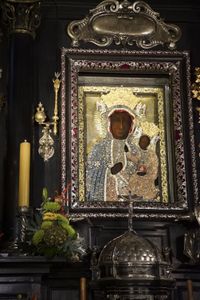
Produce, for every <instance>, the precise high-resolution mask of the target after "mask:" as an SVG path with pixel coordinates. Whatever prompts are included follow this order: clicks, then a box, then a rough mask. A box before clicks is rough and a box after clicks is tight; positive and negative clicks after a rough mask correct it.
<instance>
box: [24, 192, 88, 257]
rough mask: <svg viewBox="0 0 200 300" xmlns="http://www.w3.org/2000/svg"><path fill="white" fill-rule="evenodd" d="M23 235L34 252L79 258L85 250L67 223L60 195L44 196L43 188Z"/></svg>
mask: <svg viewBox="0 0 200 300" xmlns="http://www.w3.org/2000/svg"><path fill="white" fill-rule="evenodd" d="M27 236H28V239H27V241H26V243H27V244H28V246H29V247H28V249H29V252H32V254H35V255H44V256H47V257H53V256H63V257H66V258H67V259H69V260H71V261H79V260H80V259H81V257H82V256H83V255H84V254H85V249H84V246H83V239H82V238H80V237H79V235H78V232H77V231H76V230H75V229H74V227H73V226H72V225H71V224H70V218H69V217H68V216H67V215H66V212H65V205H64V202H63V199H62V197H60V196H55V198H54V199H52V198H50V197H48V192H47V189H46V188H44V189H43V202H42V204H41V208H40V210H39V213H36V214H35V216H34V219H33V220H32V221H31V222H30V224H29V227H28V234H27Z"/></svg>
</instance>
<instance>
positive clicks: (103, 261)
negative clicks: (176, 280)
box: [98, 230, 171, 280]
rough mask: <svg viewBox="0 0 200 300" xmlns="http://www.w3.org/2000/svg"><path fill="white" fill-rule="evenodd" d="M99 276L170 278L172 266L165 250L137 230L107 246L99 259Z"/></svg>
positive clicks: (121, 236)
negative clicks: (165, 257)
mask: <svg viewBox="0 0 200 300" xmlns="http://www.w3.org/2000/svg"><path fill="white" fill-rule="evenodd" d="M98 269H99V278H101V279H102V278H118V279H119V278H121V279H127V278H130V279H136V280H141V279H148V280H155V279H169V278H170V274H171V267H170V265H169V264H168V263H167V262H166V261H165V260H164V257H163V255H162V253H161V251H160V250H159V249H158V248H157V247H155V246H154V245H153V244H152V243H151V242H150V241H148V240H147V239H145V238H143V237H140V236H138V235H137V234H136V233H135V232H134V231H133V230H129V231H126V232H125V233H124V234H122V235H120V236H118V237H116V238H114V239H113V240H111V241H110V242H109V243H108V244H107V245H105V246H104V248H103V250H102V251H101V253H100V256H99V259H98Z"/></svg>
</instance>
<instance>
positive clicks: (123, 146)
mask: <svg viewBox="0 0 200 300" xmlns="http://www.w3.org/2000/svg"><path fill="white" fill-rule="evenodd" d="M126 93H127V92H126ZM113 94H114V93H113ZM111 96H112V95H111ZM115 96H116V95H115ZM129 96H130V95H129ZM132 96H133V95H132ZM105 97H106V96H105ZM118 97H119V91H118ZM134 100H135V98H134ZM123 101H124V100H123ZM123 101H120V102H123ZM128 103H132V105H133V104H135V106H134V109H132V108H131V107H130V106H128V105H121V104H119V105H116V101H115V105H112V106H110V107H108V106H107V105H106V104H105V103H104V102H103V101H102V103H101V104H99V103H98V107H97V110H99V111H100V115H101V119H102V120H103V122H102V123H103V124H104V132H105V131H106V132H105V136H104V138H103V139H102V140H101V141H99V142H98V143H96V144H95V145H94V146H93V147H92V149H91V151H90V153H89V154H88V156H87V168H86V195H87V200H88V201H117V200H119V199H120V196H126V195H128V193H129V191H131V193H132V195H137V196H140V197H141V198H144V199H154V198H156V197H157V195H158V192H159V191H158V188H157V187H156V185H155V182H156V178H157V176H158V158H157V155H156V152H155V144H156V143H157V141H158V128H157V127H156V125H155V124H151V125H152V127H153V129H154V131H155V127H156V134H154V137H153V138H152V139H151V137H149V136H148V135H146V134H145V133H144V130H143V128H142V126H138V121H137V118H138V117H139V116H140V117H141V115H142V116H143V117H144V115H145V106H144V105H142V104H141V103H135V101H132V102H130V98H129V102H127V103H125V104H128ZM144 123H145V122H144ZM146 123H147V122H146ZM148 125H149V124H148ZM148 127H149V126H148ZM151 141H152V143H151ZM150 144H151V145H150ZM152 145H153V147H152ZM150 146H151V147H150ZM149 148H151V149H149Z"/></svg>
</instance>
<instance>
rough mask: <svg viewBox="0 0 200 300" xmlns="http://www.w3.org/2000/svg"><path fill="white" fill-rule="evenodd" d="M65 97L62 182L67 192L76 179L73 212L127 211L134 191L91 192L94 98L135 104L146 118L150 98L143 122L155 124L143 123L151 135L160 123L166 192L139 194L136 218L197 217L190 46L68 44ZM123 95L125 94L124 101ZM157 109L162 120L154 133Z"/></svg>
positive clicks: (64, 66)
mask: <svg viewBox="0 0 200 300" xmlns="http://www.w3.org/2000/svg"><path fill="white" fill-rule="evenodd" d="M129 93H130V95H129ZM111 94H112V95H114V96H111ZM61 95H62V123H61V124H62V128H61V159H62V161H61V166H62V171H61V176H62V180H61V181H62V190H65V188H66V186H67V185H68V186H69V183H70V186H71V187H70V191H69V193H68V195H67V197H66V202H67V203H68V206H69V211H70V212H71V213H72V214H74V215H75V216H91V217H92V216H101V217H103V216H105V217H112V216H114V217H117V216H119V217H124V216H127V211H128V202H129V199H130V198H129V196H128V194H127V195H125V196H123V197H121V198H120V200H119V201H118V199H119V198H116V199H114V198H113V200H114V201H91V199H89V198H88V196H87V188H86V180H87V179H86V177H87V176H86V173H87V159H88V154H87V152H89V151H90V150H89V149H90V148H89V147H90V146H89V142H88V141H89V139H90V140H91V141H92V142H93V140H92V138H90V136H92V135H91V132H92V131H93V129H94V126H96V120H97V118H96V117H94V118H93V115H94V114H95V113H94V112H92V110H91V109H90V106H91V105H93V104H92V103H93V102H94V101H96V100H94V99H96V98H95V97H97V98H98V97H99V98H98V99H100V98H101V100H102V99H103V101H104V103H106V107H107V108H109V107H110V108H113V107H115V108H116V107H117V108H118V109H124V107H127V106H128V107H129V109H130V110H132V109H133V111H134V115H135V116H136V115H137V116H139V117H141V116H142V113H143V111H142V110H141V111H142V113H140V114H139V113H138V109H139V108H140V109H141V107H143V108H144V106H145V105H146V104H145V103H147V105H146V106H147V108H148V113H147V115H150V118H149V119H148V118H147V119H145V122H143V123H141V124H143V125H144V124H147V125H148V126H146V125H145V126H146V127H145V126H143V125H141V127H143V128H144V127H145V128H146V129H143V130H144V132H146V133H147V132H148V136H150V135H152V136H153V135H154V133H155V132H154V129H155V128H157V127H158V128H159V138H160V141H159V147H158V148H157V150H156V151H157V153H158V160H159V168H158V172H159V183H158V186H159V190H160V192H159V193H160V194H159V196H158V197H154V199H153V198H152V199H147V198H148V196H146V199H144V198H145V197H135V195H134V197H135V198H134V197H132V201H133V202H134V216H135V217H136V218H143V219H145V218H157V219H158V218H163V219H167V220H168V219H170V218H172V219H178V218H180V219H181V218H183V219H184V218H185V219H187V218H189V217H190V214H189V213H190V211H191V210H192V207H190V206H189V203H191V199H193V204H194V205H196V204H197V203H198V188H197V174H196V162H195V149H194V135H193V120H192V102H191V95H190V61H189V54H188V53H187V52H179V51H174V52H171V51H128V50H122V51H118V50H83V49H82V50H81V49H80V50H77V49H64V48H63V50H62V92H61ZM108 95H110V96H109V97H108ZM116 95H119V98H118V99H117V100H116ZM120 99H121V100H120ZM135 99H136V100H137V101H136V102H135V103H136V104H137V105H135V103H134V101H135ZM138 99H141V101H138ZM152 99H153V100H152ZM118 100H119V101H118ZM98 101H99V100H98ZM98 101H97V102H98ZM113 101H114V102H113ZM117 101H118V102H117ZM120 101H121V103H120ZM127 101H129V102H127ZM145 101H146V102H145ZM151 101H154V104H153V102H152V104H151ZM138 103H139V106H138ZM97 104H98V103H97ZM141 104H142V106H141ZM144 104H145V105H144ZM98 105H99V104H98ZM131 105H132V107H131ZM91 107H92V106H91ZM102 107H103V106H101V108H102ZM152 114H153V119H152V120H154V121H153V122H154V123H155V124H153V125H152V126H153V127H151V130H150V131H148V128H149V124H150V123H152V122H151V118H152V117H151V116H152ZM92 120H93V121H92ZM140 120H141V119H140ZM146 121H147V122H146ZM92 122H94V123H92ZM156 126H157V127H156ZM147 127H148V128H147ZM145 130H146V131H145ZM96 132H98V130H97V131H96ZM96 132H94V136H96ZM93 143H94V142H93ZM95 143H96V142H95ZM103 157H104V156H102V159H103ZM102 200H103V199H102Z"/></svg>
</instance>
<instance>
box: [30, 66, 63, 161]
mask: <svg viewBox="0 0 200 300" xmlns="http://www.w3.org/2000/svg"><path fill="white" fill-rule="evenodd" d="M59 77H60V73H57V72H55V78H54V79H52V81H53V86H54V95H55V99H54V114H53V116H52V120H50V121H49V120H48V121H46V119H47V116H46V113H45V111H44V107H43V105H42V103H41V102H40V103H39V104H38V106H37V108H36V113H35V121H36V122H37V123H38V124H39V125H42V126H43V129H42V136H41V138H40V139H39V145H40V146H39V149H38V152H39V154H40V155H41V157H42V158H43V159H44V161H48V160H49V159H50V158H51V157H52V156H53V155H54V140H53V138H52V136H51V132H52V130H51V127H53V134H54V135H57V133H58V121H59V116H58V92H59V89H60V82H61V81H60V79H59Z"/></svg>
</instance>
